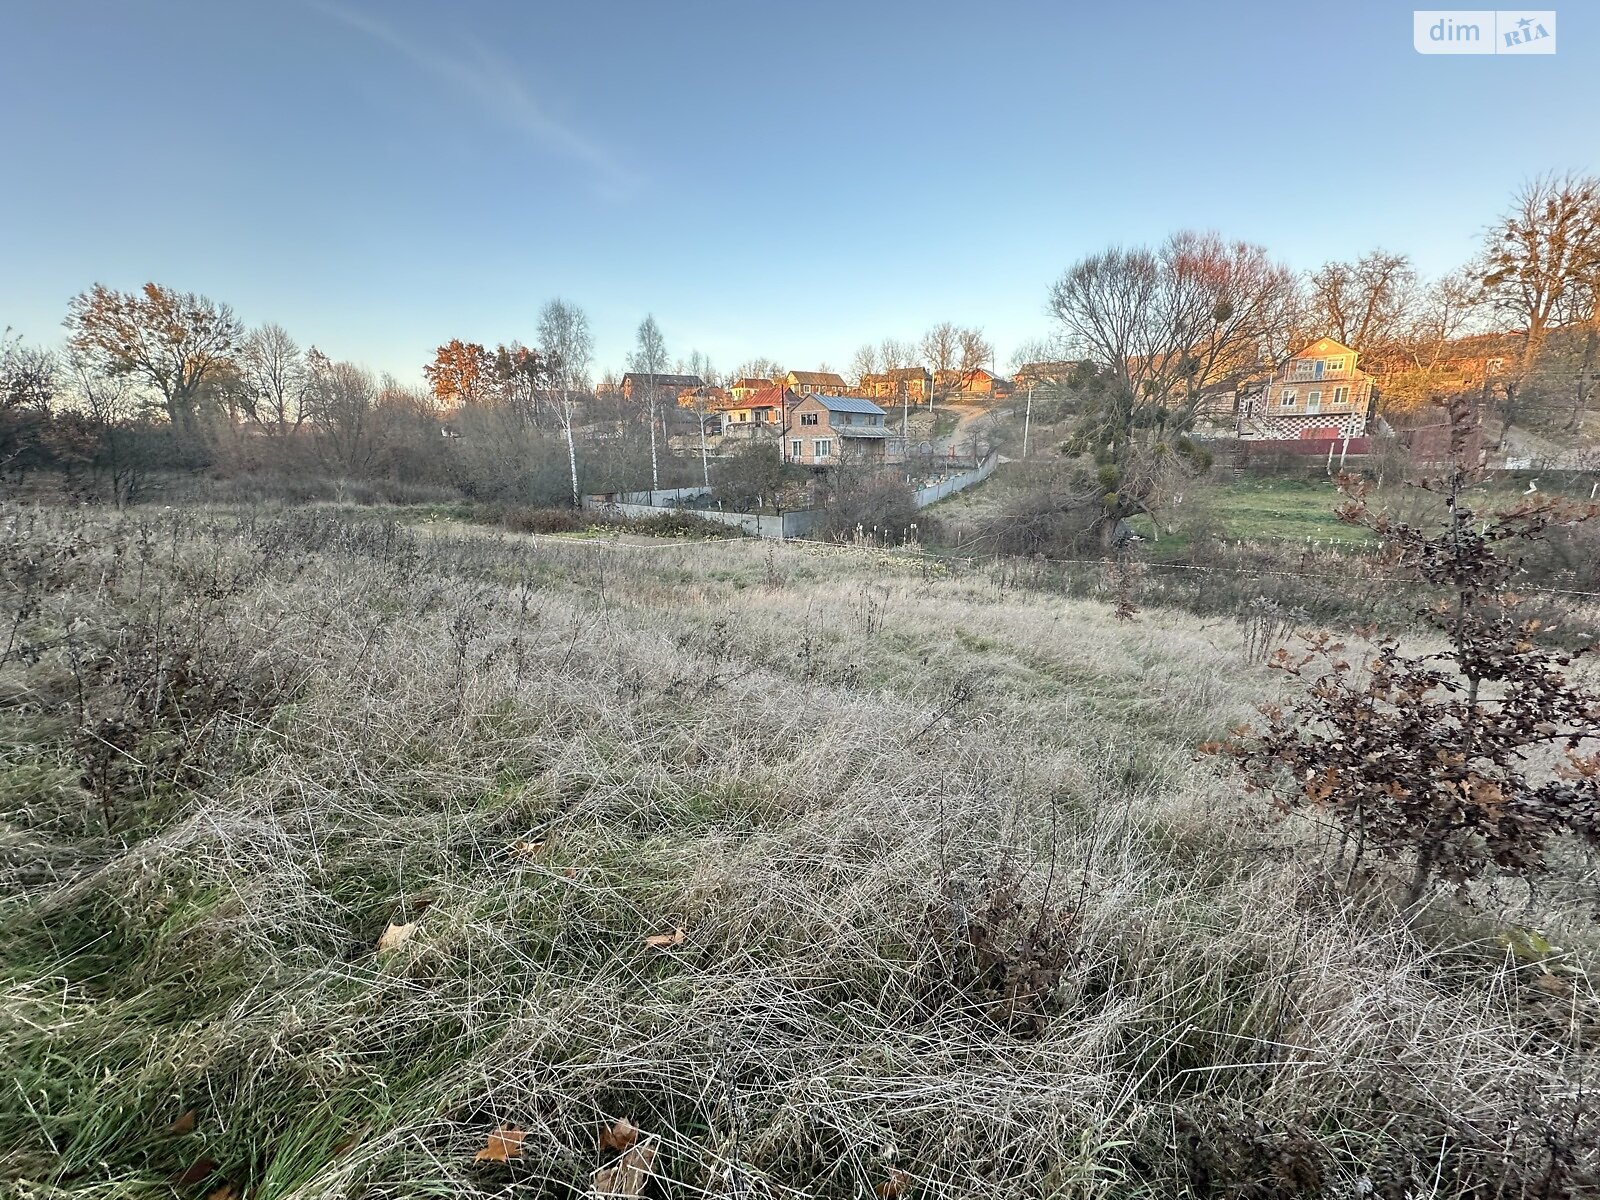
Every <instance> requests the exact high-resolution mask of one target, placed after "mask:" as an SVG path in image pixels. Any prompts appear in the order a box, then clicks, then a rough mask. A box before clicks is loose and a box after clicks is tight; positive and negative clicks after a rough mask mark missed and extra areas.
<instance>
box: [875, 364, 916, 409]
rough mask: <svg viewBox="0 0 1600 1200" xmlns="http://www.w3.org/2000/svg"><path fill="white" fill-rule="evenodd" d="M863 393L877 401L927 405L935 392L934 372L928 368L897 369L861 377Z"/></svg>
mask: <svg viewBox="0 0 1600 1200" xmlns="http://www.w3.org/2000/svg"><path fill="white" fill-rule="evenodd" d="M861 391H862V392H863V393H864V394H866V395H868V396H871V397H873V398H874V399H876V400H893V401H894V402H895V403H896V404H899V403H902V402H905V401H910V402H911V403H912V404H926V403H927V401H928V397H929V396H930V395H931V394H932V392H933V372H932V371H930V370H928V368H927V367H896V368H895V369H893V370H890V371H884V372H882V373H881V374H876V375H863V376H862V377H861Z"/></svg>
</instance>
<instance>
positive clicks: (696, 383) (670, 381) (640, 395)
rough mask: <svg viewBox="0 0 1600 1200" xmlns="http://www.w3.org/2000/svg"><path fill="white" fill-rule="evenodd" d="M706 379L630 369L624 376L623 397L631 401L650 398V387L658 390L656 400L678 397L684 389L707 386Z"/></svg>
mask: <svg viewBox="0 0 1600 1200" xmlns="http://www.w3.org/2000/svg"><path fill="white" fill-rule="evenodd" d="M705 385H706V381H705V380H704V379H701V378H700V376H698V375H668V374H661V375H650V374H648V373H646V372H643V371H629V372H628V373H627V374H626V375H624V376H623V377H622V398H623V399H624V400H626V401H628V402H629V403H634V402H642V401H645V400H648V399H649V392H650V388H651V387H652V386H653V387H654V388H655V390H656V400H657V401H658V402H659V401H661V400H662V399H663V398H671V399H674V400H675V399H676V398H677V397H678V395H679V394H680V393H682V392H684V391H692V390H693V389H695V388H702V387H705Z"/></svg>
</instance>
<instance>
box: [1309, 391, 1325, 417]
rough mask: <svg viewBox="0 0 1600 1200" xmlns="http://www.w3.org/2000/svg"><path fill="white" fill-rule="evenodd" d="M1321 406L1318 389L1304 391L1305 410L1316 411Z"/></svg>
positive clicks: (1320, 394)
mask: <svg viewBox="0 0 1600 1200" xmlns="http://www.w3.org/2000/svg"><path fill="white" fill-rule="evenodd" d="M1321 407H1322V393H1321V392H1318V391H1310V392H1307V393H1306V411H1307V412H1316V411H1317V410H1318V409H1319V408H1321Z"/></svg>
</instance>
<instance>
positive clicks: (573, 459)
mask: <svg viewBox="0 0 1600 1200" xmlns="http://www.w3.org/2000/svg"><path fill="white" fill-rule="evenodd" d="M563 424H564V425H565V426H566V432H567V470H568V471H570V472H571V474H572V507H573V508H581V507H583V505H582V502H581V501H580V499H579V497H578V450H577V447H575V446H574V445H573V444H572V407H571V401H568V406H567V419H566V421H564V422H563Z"/></svg>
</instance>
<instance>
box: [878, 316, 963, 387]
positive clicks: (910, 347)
mask: <svg viewBox="0 0 1600 1200" xmlns="http://www.w3.org/2000/svg"><path fill="white" fill-rule="evenodd" d="M993 365H994V346H993V345H992V344H991V343H990V342H989V341H988V339H986V338H985V337H984V336H983V330H982V329H979V328H977V327H975V326H961V325H956V324H954V323H953V322H950V321H940V322H939V323H938V324H937V325H934V326H933V327H932V328H930V329H929V330H928V331H927V332H926V333H925V334H923V335H922V339H921V340H920V341H918V342H907V341H901V340H900V339H899V338H884V339H883V340H882V341H880V342H877V343H871V342H869V343H867V344H865V345H863V346H862V347H861V348H860V349H859V350H857V351H856V352H855V356H854V357H853V358H852V359H851V360H850V374H851V376H852V377H853V379H854V381H855V382H856V384H857V385H859V384H860V383H861V382H862V380H863V379H865V378H866V377H867V376H869V375H886V374H889V373H890V372H893V371H904V370H912V369H914V368H916V367H923V368H925V369H926V370H928V371H930V372H931V373H932V375H933V378H934V381H935V386H934V390H935V394H939V393H941V392H947V391H950V390H957V389H958V388H959V384H960V381H961V380H963V379H965V378H967V377H968V376H969V375H971V373H972V372H974V371H976V370H978V369H979V368H985V367H992V366H993Z"/></svg>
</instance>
